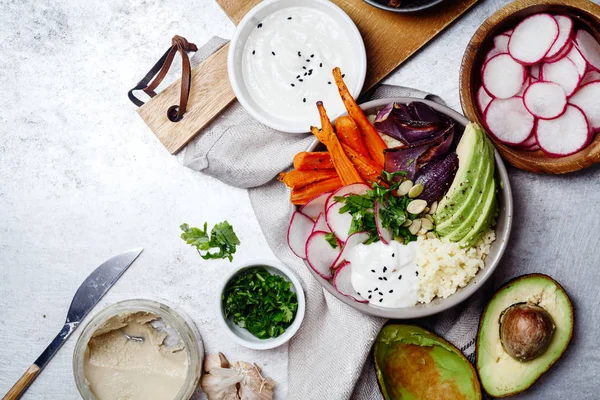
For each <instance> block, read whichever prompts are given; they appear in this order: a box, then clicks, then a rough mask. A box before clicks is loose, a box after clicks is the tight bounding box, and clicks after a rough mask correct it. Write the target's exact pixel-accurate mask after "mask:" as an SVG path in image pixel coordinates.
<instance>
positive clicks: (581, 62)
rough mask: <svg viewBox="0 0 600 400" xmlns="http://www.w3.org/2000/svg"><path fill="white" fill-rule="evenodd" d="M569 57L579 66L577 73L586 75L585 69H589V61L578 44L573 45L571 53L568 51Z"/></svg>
mask: <svg viewBox="0 0 600 400" xmlns="http://www.w3.org/2000/svg"><path fill="white" fill-rule="evenodd" d="M567 58H568V59H569V60H571V61H573V64H575V66H576V67H577V73H578V74H579V76H581V77H583V76H584V75H585V71H587V66H588V63H587V61H586V60H585V58H583V56H582V55H581V51H580V50H579V49H578V48H577V46H572V47H571V50H570V51H569V53H567Z"/></svg>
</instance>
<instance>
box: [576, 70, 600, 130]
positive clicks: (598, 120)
mask: <svg viewBox="0 0 600 400" xmlns="http://www.w3.org/2000/svg"><path fill="white" fill-rule="evenodd" d="M569 102H570V103H571V104H573V105H576V106H577V107H579V108H580V109H581V110H582V111H583V112H584V113H585V116H586V118H587V120H588V122H589V124H590V126H591V128H592V129H593V130H594V131H597V130H599V129H600V81H598V82H591V83H588V84H586V85H583V86H581V87H580V88H579V89H578V90H577V91H576V92H575V94H574V95H573V96H571V98H570V99H569Z"/></svg>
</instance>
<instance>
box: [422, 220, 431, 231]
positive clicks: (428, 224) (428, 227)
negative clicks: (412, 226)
mask: <svg viewBox="0 0 600 400" xmlns="http://www.w3.org/2000/svg"><path fill="white" fill-rule="evenodd" d="M421 226H422V227H423V229H426V230H428V231H430V230H432V229H433V224H432V223H431V221H430V220H428V219H427V218H421Z"/></svg>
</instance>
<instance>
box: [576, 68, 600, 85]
mask: <svg viewBox="0 0 600 400" xmlns="http://www.w3.org/2000/svg"><path fill="white" fill-rule="evenodd" d="M596 81H600V72H598V71H595V70H593V69H590V70H589V71H588V72H587V73H586V74H585V75H584V76H583V79H582V80H581V83H580V85H581V86H583V85H586V84H588V83H591V82H596Z"/></svg>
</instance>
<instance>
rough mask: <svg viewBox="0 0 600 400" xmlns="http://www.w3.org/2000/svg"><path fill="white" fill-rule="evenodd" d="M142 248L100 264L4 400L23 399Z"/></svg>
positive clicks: (78, 290) (81, 287)
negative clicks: (59, 327)
mask: <svg viewBox="0 0 600 400" xmlns="http://www.w3.org/2000/svg"><path fill="white" fill-rule="evenodd" d="M142 250H144V249H142V248H138V249H133V250H129V251H126V252H125V253H122V254H119V255H118V256H115V257H113V258H111V259H110V260H108V261H106V262H105V263H104V264H102V265H100V266H99V267H98V268H96V269H95V270H94V272H92V273H91V274H90V276H88V277H87V278H86V279H85V281H83V283H82V284H81V286H79V289H77V293H75V296H74V297H73V300H72V301H71V306H70V307H69V311H68V313H67V320H66V321H65V325H64V326H63V328H62V329H61V330H60V333H59V334H58V335H56V337H55V338H54V340H53V341H52V343H50V345H49V346H48V347H47V348H46V350H44V352H43V353H42V354H41V355H40V356H39V357H38V359H37V360H35V362H34V363H33V364H32V365H31V367H29V369H27V371H25V373H24V374H23V376H21V378H19V380H18V381H17V382H16V383H15V384H14V385H13V387H12V388H11V389H10V390H9V391H8V393H6V395H5V396H4V397H3V398H2V399H3V400H14V399H18V398H20V397H21V396H22V395H23V393H25V391H26V390H27V388H28V387H29V385H31V382H33V380H34V379H35V378H36V377H37V376H38V374H39V373H40V371H41V370H42V369H44V367H45V366H46V365H47V364H48V362H49V361H50V360H51V359H52V357H54V355H55V354H56V352H57V351H58V349H60V347H61V346H62V345H63V343H64V342H65V341H66V340H67V339H68V338H69V336H71V334H72V333H73V331H74V330H75V329H77V326H78V325H79V323H80V322H81V321H82V320H83V318H85V316H86V315H87V314H88V313H89V312H90V310H91V309H92V308H94V306H95V305H96V303H98V301H99V300H100V299H101V298H102V297H103V296H104V295H105V294H106V292H108V289H110V288H111V287H112V286H113V285H114V284H115V282H116V281H117V280H118V279H119V278H120V277H121V275H123V272H125V271H126V270H127V268H129V266H130V265H131V264H133V262H134V261H135V259H136V258H138V256H139V255H140V253H141V252H142Z"/></svg>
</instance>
